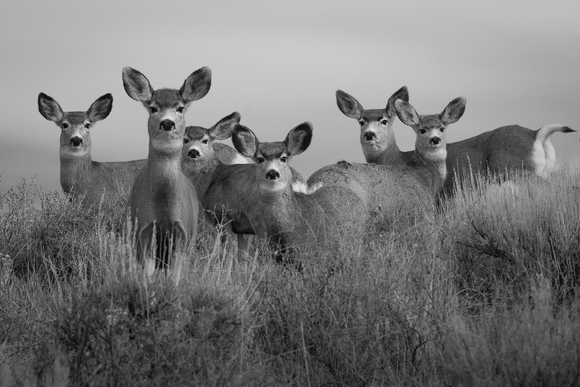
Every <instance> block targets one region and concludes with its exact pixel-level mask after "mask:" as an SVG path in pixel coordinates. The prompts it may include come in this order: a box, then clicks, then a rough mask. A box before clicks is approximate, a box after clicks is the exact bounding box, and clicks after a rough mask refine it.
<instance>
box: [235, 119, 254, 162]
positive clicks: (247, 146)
mask: <svg viewBox="0 0 580 387" xmlns="http://www.w3.org/2000/svg"><path fill="white" fill-rule="evenodd" d="M232 142H233V143H234V147H235V148H236V150H237V151H238V152H240V153H241V154H242V155H244V156H246V157H251V158H253V157H254V156H255V155H256V151H257V150H258V144H259V143H260V142H259V141H258V138H257V137H256V135H255V134H254V132H252V131H251V130H250V129H249V128H247V127H245V126H244V125H240V124H235V125H234V130H233V132H232Z"/></svg>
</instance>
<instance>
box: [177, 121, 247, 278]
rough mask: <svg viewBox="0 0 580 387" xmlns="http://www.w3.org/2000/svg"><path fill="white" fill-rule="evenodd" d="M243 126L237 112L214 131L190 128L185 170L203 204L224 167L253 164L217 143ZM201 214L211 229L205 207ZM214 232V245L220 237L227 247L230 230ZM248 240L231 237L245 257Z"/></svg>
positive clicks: (229, 262) (228, 271)
mask: <svg viewBox="0 0 580 387" xmlns="http://www.w3.org/2000/svg"><path fill="white" fill-rule="evenodd" d="M239 122H240V114H239V113H238V112H234V113H232V114H230V115H229V116H227V117H224V118H222V119H221V120H220V121H219V122H218V123H216V124H215V125H214V126H212V127H211V128H204V127H201V126H188V127H187V128H186V131H185V137H184V139H183V155H182V162H181V168H182V170H183V172H184V173H185V175H186V176H187V177H188V178H189V179H190V180H191V182H192V183H193V185H194V186H195V190H196V192H197V197H198V200H199V202H200V203H203V198H204V195H205V192H206V190H207V187H208V186H209V184H210V182H211V180H212V178H213V177H214V174H215V173H216V171H217V170H218V169H220V168H221V167H222V166H223V165H231V164H248V163H253V161H252V159H250V158H248V157H244V156H242V155H241V154H240V153H238V152H237V151H236V150H235V149H234V148H232V147H230V146H228V145H225V144H222V143H218V142H216V141H217V140H226V139H228V138H230V137H231V135H232V129H233V127H234V125H235V124H237V123H239ZM200 210H201V211H200V214H201V216H202V217H204V218H205V220H206V221H207V223H209V224H210V225H211V224H212V220H211V218H209V213H207V212H205V211H204V210H203V206H200ZM211 228H212V229H214V230H215V232H212V234H211V235H212V237H213V238H214V241H215V238H216V237H218V236H220V237H221V238H220V239H221V241H222V246H223V245H225V242H226V240H225V237H226V235H225V234H224V232H227V231H228V229H227V227H226V228H225V230H224V229H223V228H222V227H219V226H218V227H217V228H214V227H213V225H212V226H211ZM247 238H249V235H247V236H244V235H241V234H240V235H239V236H238V237H237V238H233V235H231V233H230V239H231V240H232V243H233V241H234V240H236V241H237V242H238V243H237V245H239V246H241V248H242V250H243V251H244V253H245V252H246V251H247V249H248V246H249V245H248V243H249V241H248V240H247ZM232 248H233V249H236V248H237V247H234V246H233V245H232ZM233 254H234V251H230V253H229V255H228V259H227V262H226V275H227V276H228V277H229V276H230V275H231V270H232V265H233Z"/></svg>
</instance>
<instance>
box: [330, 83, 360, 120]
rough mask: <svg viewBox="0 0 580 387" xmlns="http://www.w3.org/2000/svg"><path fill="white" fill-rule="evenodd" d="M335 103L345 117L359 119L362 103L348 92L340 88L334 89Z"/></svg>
mask: <svg viewBox="0 0 580 387" xmlns="http://www.w3.org/2000/svg"><path fill="white" fill-rule="evenodd" d="M336 104H337V105H338V109H339V110H340V111H341V112H342V114H344V115H345V116H347V117H350V118H354V119H355V120H357V121H358V120H359V119H360V118H361V117H362V114H363V112H364V110H365V109H364V108H363V107H362V105H361V104H360V103H359V102H358V101H357V100H356V99H355V98H354V97H353V96H351V95H350V94H347V93H345V92H344V91H342V90H337V91H336Z"/></svg>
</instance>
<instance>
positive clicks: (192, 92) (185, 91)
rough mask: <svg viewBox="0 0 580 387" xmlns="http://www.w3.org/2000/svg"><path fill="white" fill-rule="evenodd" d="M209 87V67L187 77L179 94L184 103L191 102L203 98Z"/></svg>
mask: <svg viewBox="0 0 580 387" xmlns="http://www.w3.org/2000/svg"><path fill="white" fill-rule="evenodd" d="M210 87H211V70H210V68H209V67H202V68H200V69H199V70H196V71H194V72H193V73H192V74H191V75H190V76H189V77H187V79H186V80H185V82H183V86H181V89H179V93H180V94H181V97H182V98H183V100H184V101H185V102H192V101H197V100H198V99H202V98H203V97H205V95H206V94H207V93H208V91H209V88H210Z"/></svg>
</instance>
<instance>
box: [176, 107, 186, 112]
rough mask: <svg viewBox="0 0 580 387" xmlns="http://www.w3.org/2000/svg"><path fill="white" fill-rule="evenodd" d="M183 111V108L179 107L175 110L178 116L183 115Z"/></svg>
mask: <svg viewBox="0 0 580 387" xmlns="http://www.w3.org/2000/svg"><path fill="white" fill-rule="evenodd" d="M184 110H185V108H184V107H183V106H180V107H178V108H177V112H178V113H180V114H181V113H183V111H184Z"/></svg>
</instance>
